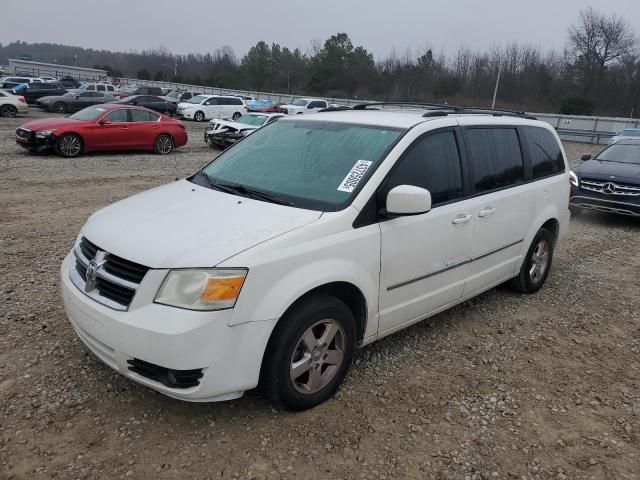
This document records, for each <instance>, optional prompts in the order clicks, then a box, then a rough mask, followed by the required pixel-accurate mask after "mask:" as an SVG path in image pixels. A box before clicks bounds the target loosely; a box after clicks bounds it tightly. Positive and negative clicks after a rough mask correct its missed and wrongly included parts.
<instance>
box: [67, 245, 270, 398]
mask: <svg viewBox="0 0 640 480" xmlns="http://www.w3.org/2000/svg"><path fill="white" fill-rule="evenodd" d="M72 262H73V256H72V255H71V254H70V255H68V256H67V257H66V258H65V260H64V262H63V263H62V267H61V285H62V287H61V288H62V299H63V302H64V307H65V311H66V313H67V316H68V318H69V321H70V323H71V325H72V326H73V328H74V330H75V331H76V333H77V335H78V337H79V338H80V339H81V340H82V341H83V342H84V343H85V345H86V346H87V347H88V348H89V350H91V351H92V352H93V353H94V354H95V355H96V356H97V357H98V358H100V359H101V360H102V361H103V362H104V363H106V364H107V365H108V366H110V367H111V368H112V369H114V370H116V371H117V372H119V373H120V374H122V375H124V376H126V377H128V378H130V379H132V380H134V381H136V382H138V383H140V384H142V385H145V386H147V387H150V388H152V389H154V390H157V391H158V392H161V393H163V394H165V395H168V396H170V397H173V398H177V399H180V400H187V401H192V402H211V401H221V400H230V399H233V398H238V397H240V396H241V395H242V394H243V392H244V391H245V390H249V389H252V388H254V387H256V385H257V384H258V379H259V374H260V366H261V363H262V355H263V353H264V350H265V348H266V345H267V341H268V339H269V335H270V334H271V331H272V328H273V326H274V324H275V320H272V321H264V322H251V323H245V324H241V325H236V326H229V325H228V323H229V319H230V316H231V314H232V310H222V311H217V312H197V311H191V310H184V309H178V308H173V307H168V306H165V305H159V304H155V303H152V300H153V296H154V295H155V288H153V289H149V288H147V289H146V291H145V289H144V288H142V287H143V286H144V284H145V281H146V279H145V281H143V283H142V285H141V289H140V290H139V291H138V293H137V294H136V298H134V300H133V303H132V305H131V308H130V309H129V310H128V311H116V310H112V309H110V308H109V307H107V306H104V305H101V304H100V303H98V302H96V301H94V300H92V299H91V298H89V297H88V296H86V295H85V294H84V293H83V292H81V291H80V290H79V289H78V288H77V287H76V286H75V285H73V283H71V280H70V278H69V268H70V266H72ZM138 296H141V297H143V298H138ZM144 297H147V298H144ZM149 298H150V299H151V300H149ZM134 359H138V360H142V361H143V362H148V363H151V364H154V365H157V366H160V367H164V368H166V369H175V370H192V369H202V373H203V376H202V378H201V379H200V382H199V384H198V385H197V386H194V387H189V388H170V387H167V386H166V385H164V384H163V383H161V382H159V381H156V380H152V379H150V378H147V377H145V376H143V375H141V374H139V373H136V372H134V371H133V370H131V368H130V363H129V361H132V360H134Z"/></svg>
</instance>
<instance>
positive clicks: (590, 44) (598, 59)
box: [569, 7, 638, 95]
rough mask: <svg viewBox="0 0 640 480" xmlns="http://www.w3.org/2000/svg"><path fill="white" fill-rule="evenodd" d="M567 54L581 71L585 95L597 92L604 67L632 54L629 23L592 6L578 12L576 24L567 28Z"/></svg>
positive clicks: (635, 42) (634, 42) (633, 42)
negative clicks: (568, 46)
mask: <svg viewBox="0 0 640 480" xmlns="http://www.w3.org/2000/svg"><path fill="white" fill-rule="evenodd" d="M569 44H570V50H569V54H570V55H571V57H573V58H572V59H573V62H572V63H573V64H574V66H575V67H576V68H577V69H578V70H579V71H580V72H581V73H582V76H583V80H584V82H585V83H584V86H585V89H586V92H585V93H587V94H591V95H594V94H597V93H598V92H599V91H600V87H601V85H602V79H603V77H604V73H605V70H606V68H607V66H608V65H609V64H610V63H612V62H616V61H618V60H619V59H620V58H622V57H623V56H629V55H632V54H633V53H634V52H635V51H636V49H637V46H638V40H637V38H636V36H635V34H634V32H633V30H632V28H631V26H630V25H629V24H628V23H627V21H626V20H624V19H623V18H622V17H619V16H618V15H615V14H612V15H611V16H608V17H607V16H606V15H604V14H602V13H600V12H597V11H596V10H594V9H593V8H592V7H589V8H587V9H585V10H581V11H580V20H579V21H578V24H577V25H574V26H572V27H571V28H570V29H569Z"/></svg>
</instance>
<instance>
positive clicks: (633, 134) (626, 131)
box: [618, 130, 640, 137]
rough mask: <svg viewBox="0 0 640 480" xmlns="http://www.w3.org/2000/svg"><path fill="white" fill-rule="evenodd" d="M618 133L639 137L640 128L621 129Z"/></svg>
mask: <svg viewBox="0 0 640 480" xmlns="http://www.w3.org/2000/svg"><path fill="white" fill-rule="evenodd" d="M618 135H622V136H624V137H640V130H623V131H622V132H620V133H619V134H618Z"/></svg>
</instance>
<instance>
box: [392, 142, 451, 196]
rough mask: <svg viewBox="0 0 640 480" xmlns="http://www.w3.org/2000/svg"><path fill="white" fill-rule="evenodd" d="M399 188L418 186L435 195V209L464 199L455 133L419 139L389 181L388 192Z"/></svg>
mask: <svg viewBox="0 0 640 480" xmlns="http://www.w3.org/2000/svg"><path fill="white" fill-rule="evenodd" d="M398 185H414V186H416V187H421V188H426V189H427V190H429V192H430V193H431V201H432V203H433V206H437V205H438V204H442V203H446V202H450V201H452V200H456V199H458V198H462V196H463V189H462V171H461V167H460V154H459V151H458V143H457V141H456V136H455V133H454V132H453V131H445V132H440V133H435V134H431V135H429V134H427V136H425V137H422V138H419V139H418V140H416V141H415V142H414V143H413V145H411V146H410V147H409V149H408V150H407V153H405V155H404V156H403V157H402V158H401V159H400V160H399V161H398V163H397V164H396V165H395V166H394V167H393V170H392V171H391V173H390V174H389V177H388V178H387V181H386V182H385V188H384V192H385V193H386V192H389V190H391V189H392V188H394V187H397V186H398Z"/></svg>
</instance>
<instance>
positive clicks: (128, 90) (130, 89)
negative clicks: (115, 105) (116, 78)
mask: <svg viewBox="0 0 640 480" xmlns="http://www.w3.org/2000/svg"><path fill="white" fill-rule="evenodd" d="M138 88H139V87H137V86H136V85H128V86H126V87H122V88H121V89H120V91H121V92H125V93H131V92H135V91H136V90H137V89H138Z"/></svg>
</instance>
